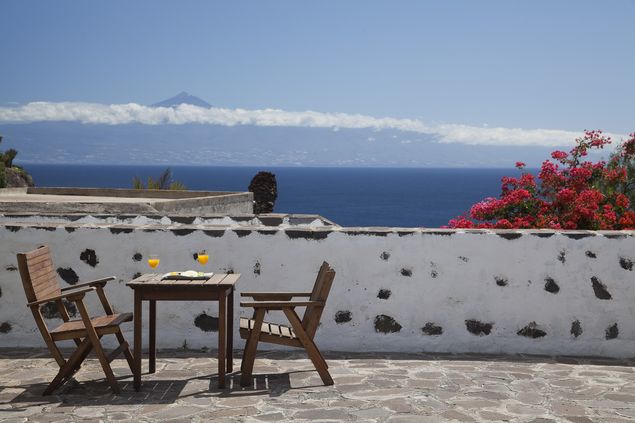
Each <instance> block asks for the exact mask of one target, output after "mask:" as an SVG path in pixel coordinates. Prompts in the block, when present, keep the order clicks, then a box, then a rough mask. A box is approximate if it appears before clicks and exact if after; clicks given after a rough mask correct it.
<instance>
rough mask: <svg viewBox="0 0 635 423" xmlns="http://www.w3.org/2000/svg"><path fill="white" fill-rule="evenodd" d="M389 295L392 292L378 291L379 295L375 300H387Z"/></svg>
mask: <svg viewBox="0 0 635 423" xmlns="http://www.w3.org/2000/svg"><path fill="white" fill-rule="evenodd" d="M391 294H392V292H391V291H390V289H380V290H379V293H378V294H377V298H379V299H380V300H387V299H388V298H390V295H391Z"/></svg>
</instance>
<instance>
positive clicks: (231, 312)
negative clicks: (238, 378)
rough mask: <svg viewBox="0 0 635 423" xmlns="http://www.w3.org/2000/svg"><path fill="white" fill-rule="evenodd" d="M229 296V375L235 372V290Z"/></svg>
mask: <svg viewBox="0 0 635 423" xmlns="http://www.w3.org/2000/svg"><path fill="white" fill-rule="evenodd" d="M228 292H229V295H227V373H231V372H233V371H234V288H229V291H228Z"/></svg>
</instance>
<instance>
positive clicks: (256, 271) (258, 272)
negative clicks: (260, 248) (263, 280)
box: [254, 261, 260, 275]
mask: <svg viewBox="0 0 635 423" xmlns="http://www.w3.org/2000/svg"><path fill="white" fill-rule="evenodd" d="M254 275H260V262H259V261H257V262H256V264H254Z"/></svg>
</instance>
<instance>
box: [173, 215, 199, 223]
mask: <svg viewBox="0 0 635 423" xmlns="http://www.w3.org/2000/svg"><path fill="white" fill-rule="evenodd" d="M195 219H196V216H170V220H171V221H172V222H176V223H181V224H183V225H191V224H192V223H194V220H195Z"/></svg>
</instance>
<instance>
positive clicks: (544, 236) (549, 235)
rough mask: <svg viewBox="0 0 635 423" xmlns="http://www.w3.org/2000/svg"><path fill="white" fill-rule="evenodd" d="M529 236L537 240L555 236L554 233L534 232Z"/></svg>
mask: <svg viewBox="0 0 635 423" xmlns="http://www.w3.org/2000/svg"><path fill="white" fill-rule="evenodd" d="M531 235H532V236H537V237H538V238H551V237H552V236H554V235H555V232H534V233H532V234H531Z"/></svg>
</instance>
